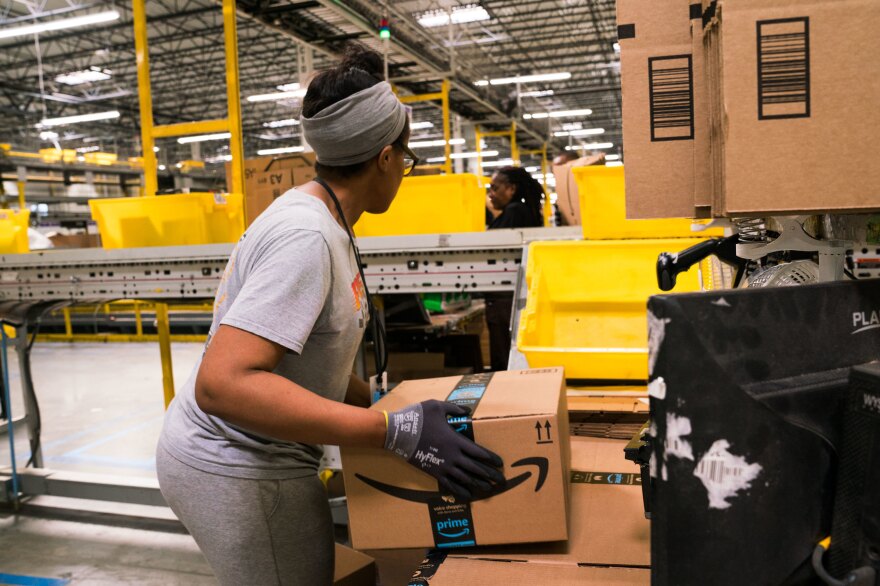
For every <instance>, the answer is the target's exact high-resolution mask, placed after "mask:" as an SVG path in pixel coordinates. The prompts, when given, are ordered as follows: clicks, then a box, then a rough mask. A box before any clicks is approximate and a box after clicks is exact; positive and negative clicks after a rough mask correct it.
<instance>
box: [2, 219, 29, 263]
mask: <svg viewBox="0 0 880 586" xmlns="http://www.w3.org/2000/svg"><path fill="white" fill-rule="evenodd" d="M30 217H31V212H30V210H0V254H24V253H26V252H30V250H31V247H30V244H29V242H28V223H29V221H30Z"/></svg>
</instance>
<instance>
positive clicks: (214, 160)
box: [205, 155, 232, 163]
mask: <svg viewBox="0 0 880 586" xmlns="http://www.w3.org/2000/svg"><path fill="white" fill-rule="evenodd" d="M231 160H232V155H217V156H216V157H208V158H206V159H205V162H206V163H222V162H223V161H231Z"/></svg>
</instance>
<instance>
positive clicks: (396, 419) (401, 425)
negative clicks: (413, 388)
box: [385, 400, 504, 500]
mask: <svg viewBox="0 0 880 586" xmlns="http://www.w3.org/2000/svg"><path fill="white" fill-rule="evenodd" d="M469 414H470V412H469V411H468V410H467V409H466V408H464V407H460V406H458V405H455V404H453V403H447V402H445V401H437V400H430V401H423V402H421V403H414V404H412V405H410V406H408V407H404V408H403V409H401V410H400V411H393V412H391V413H387V415H388V430H387V431H386V432H385V449H386V450H388V451H390V452H392V453H393V454H396V455H398V456H400V457H401V458H403V459H404V460H406V461H407V462H409V463H410V464H412V465H413V466H415V467H416V468H419V469H421V470H424V471H425V472H427V473H428V474H430V475H431V476H433V477H434V478H436V479H437V483H438V484H439V485H440V489H441V490H443V491H446V492H447V493H452V494H453V495H455V496H456V497H458V498H460V499H466V500H469V499H471V498H473V494H474V493H476V492H478V493H484V494H485V493H489V492H491V491H492V486H493V485H495V484H503V483H504V475H503V474H502V473H501V472H500V471H499V470H498V468H500V467H501V466H502V465H503V462H502V461H501V458H500V457H498V455H497V454H494V453H492V452H490V451H489V450H487V449H485V448H483V447H481V446H478V445H477V444H476V443H474V442H473V441H471V440H469V439H468V438H466V437H464V436H462V435H461V434H459V433H456V431H455V430H454V429H453V428H452V426H451V425H450V424H449V421H448V417H449V416H451V417H463V416H465V415H469Z"/></svg>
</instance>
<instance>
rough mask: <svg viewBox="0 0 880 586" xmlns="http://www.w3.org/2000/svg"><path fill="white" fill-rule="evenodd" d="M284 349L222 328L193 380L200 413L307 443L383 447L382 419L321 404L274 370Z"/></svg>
mask: <svg viewBox="0 0 880 586" xmlns="http://www.w3.org/2000/svg"><path fill="white" fill-rule="evenodd" d="M286 351H287V350H286V349H285V348H284V347H283V346H281V345H280V344H276V343H275V342H271V341H269V340H267V339H265V338H262V337H260V336H257V335H255V334H252V333H250V332H247V331H244V330H241V329H238V328H235V327H232V326H228V325H221V326H220V327H219V329H218V330H217V333H216V334H215V335H214V336H212V338H211V343H210V345H209V346H208V349H207V351H206V352H205V356H204V358H203V359H202V365H201V367H200V368H199V373H198V376H197V377H196V384H195V396H196V402H197V403H198V405H199V408H200V409H201V410H202V411H204V412H205V413H208V414H209V415H214V416H216V417H220V418H221V419H224V420H225V421H228V422H230V423H232V424H234V425H236V426H238V427H241V428H243V429H247V430H250V431H253V432H255V433H258V434H260V435H263V436H267V437H272V438H276V439H279V440H285V441H292V442H302V443H310V444H333V445H340V446H365V447H376V448H381V447H383V446H384V445H385V432H386V426H385V416H384V415H383V414H382V413H381V412H378V411H371V410H368V409H363V408H361V407H353V406H351V405H346V404H344V403H341V402H338V401H333V400H330V399H325V398H324V397H321V396H320V395H317V394H315V393H313V392H311V391H309V390H308V389H305V388H303V387H301V386H299V385H298V384H296V383H294V382H292V381H290V380H288V379H286V378H284V377H282V376H279V375H277V374H275V373H273V372H272V371H273V370H274V368H275V367H276V366H277V365H278V363H279V362H280V361H281V358H282V357H283V356H284V353H285V352H286Z"/></svg>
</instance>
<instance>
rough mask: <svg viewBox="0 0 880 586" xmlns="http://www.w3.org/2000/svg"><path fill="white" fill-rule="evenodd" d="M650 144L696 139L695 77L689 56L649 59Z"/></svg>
mask: <svg viewBox="0 0 880 586" xmlns="http://www.w3.org/2000/svg"><path fill="white" fill-rule="evenodd" d="M648 85H649V91H650V97H651V100H650V101H651V141H653V142H657V141H664V140H692V139H693V138H694V74H693V64H692V61H691V56H690V55H673V56H669V57H650V58H649V59H648Z"/></svg>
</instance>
